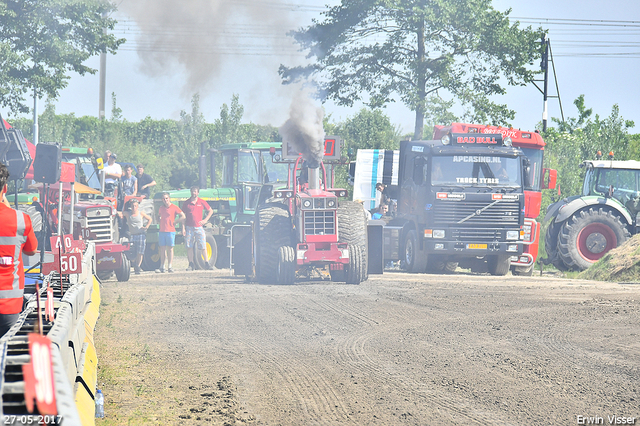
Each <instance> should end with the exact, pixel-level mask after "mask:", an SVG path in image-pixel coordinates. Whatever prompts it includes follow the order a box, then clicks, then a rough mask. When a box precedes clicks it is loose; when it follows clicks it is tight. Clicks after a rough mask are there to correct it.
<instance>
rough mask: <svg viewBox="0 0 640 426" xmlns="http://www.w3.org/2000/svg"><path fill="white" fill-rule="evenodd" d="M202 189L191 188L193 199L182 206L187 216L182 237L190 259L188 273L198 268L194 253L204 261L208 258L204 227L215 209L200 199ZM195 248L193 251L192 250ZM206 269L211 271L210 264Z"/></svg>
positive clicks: (207, 264)
mask: <svg viewBox="0 0 640 426" xmlns="http://www.w3.org/2000/svg"><path fill="white" fill-rule="evenodd" d="M198 194H200V188H198V187H197V186H192V187H191V197H190V198H189V199H188V200H186V201H185V202H184V203H183V204H182V211H183V212H184V214H185V216H186V220H185V226H184V227H183V228H182V235H184V236H185V239H184V242H185V245H186V246H187V257H188V258H189V267H188V268H187V271H193V270H194V269H195V268H196V267H195V264H194V261H195V258H194V253H193V251H196V254H197V255H198V256H202V258H203V259H206V258H207V251H206V236H205V234H204V228H203V225H204V224H205V223H207V222H208V221H209V218H210V217H211V215H212V214H213V209H212V208H211V207H210V206H209V204H208V203H207V202H206V201H204V200H203V199H201V198H199V197H198ZM204 210H206V211H207V215H206V217H205V218H204V219H203V218H202V214H203V213H204ZM192 247H193V248H194V250H193V251H192V250H191V248H192ZM205 269H211V266H210V265H209V263H208V262H206V263H205Z"/></svg>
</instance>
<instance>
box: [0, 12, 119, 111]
mask: <svg viewBox="0 0 640 426" xmlns="http://www.w3.org/2000/svg"><path fill="white" fill-rule="evenodd" d="M115 9H116V7H115V5H113V4H112V3H109V2H107V1H102V0H85V1H71V0H7V1H3V2H0V81H2V84H1V85H0V105H2V106H4V107H7V108H10V109H11V110H12V111H13V112H14V113H17V112H23V113H24V112H28V110H29V108H28V106H27V105H26V104H25V94H27V92H30V91H32V90H33V89H34V88H35V89H36V92H37V96H38V97H39V98H42V97H43V95H45V94H46V95H47V96H48V98H49V99H55V98H56V97H57V96H58V94H59V92H60V90H62V89H64V88H65V87H66V86H67V84H68V80H69V78H70V77H69V76H68V75H67V73H68V72H69V71H75V72H77V73H78V74H80V75H84V74H86V73H91V74H93V73H95V72H96V70H95V69H93V68H90V67H88V66H86V65H84V62H85V61H86V60H87V59H88V58H90V57H91V56H94V55H96V54H98V53H100V52H111V53H115V52H116V50H117V48H118V46H119V45H120V44H122V43H124V41H125V40H124V39H116V38H115V37H114V36H113V35H112V34H107V33H105V30H113V28H114V26H115V23H116V21H115V20H114V19H113V18H109V17H108V14H109V13H111V12H113V11H114V10H115Z"/></svg>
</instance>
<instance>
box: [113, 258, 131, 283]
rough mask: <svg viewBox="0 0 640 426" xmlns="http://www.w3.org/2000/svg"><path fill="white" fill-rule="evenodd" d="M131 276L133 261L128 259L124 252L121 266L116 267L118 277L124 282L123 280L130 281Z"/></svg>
mask: <svg viewBox="0 0 640 426" xmlns="http://www.w3.org/2000/svg"><path fill="white" fill-rule="evenodd" d="M130 277H131V262H129V259H127V256H125V255H124V253H122V263H121V265H120V268H118V269H116V278H117V279H118V281H120V282H123V281H129V278H130Z"/></svg>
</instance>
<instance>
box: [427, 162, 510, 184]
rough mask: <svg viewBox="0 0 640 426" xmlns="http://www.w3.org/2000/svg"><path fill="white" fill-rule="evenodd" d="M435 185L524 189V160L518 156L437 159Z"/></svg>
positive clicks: (433, 167) (432, 173)
mask: <svg viewBox="0 0 640 426" xmlns="http://www.w3.org/2000/svg"><path fill="white" fill-rule="evenodd" d="M431 183H432V185H445V186H446V185H454V186H461V185H462V186H492V187H493V186H506V187H519V186H522V173H521V171H520V161H519V158H516V157H499V156H496V155H491V156H486V155H448V156H434V157H433V158H432V166H431Z"/></svg>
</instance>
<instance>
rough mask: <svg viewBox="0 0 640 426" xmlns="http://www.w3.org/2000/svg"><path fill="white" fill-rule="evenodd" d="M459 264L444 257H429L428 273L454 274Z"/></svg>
mask: <svg viewBox="0 0 640 426" xmlns="http://www.w3.org/2000/svg"><path fill="white" fill-rule="evenodd" d="M457 267H458V262H449V261H447V260H446V259H445V258H444V257H443V256H437V257H435V256H429V262H428V264H427V272H429V273H432V274H453V273H454V272H455V270H456V268H457Z"/></svg>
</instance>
